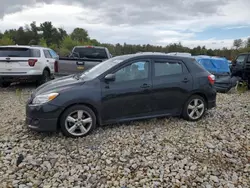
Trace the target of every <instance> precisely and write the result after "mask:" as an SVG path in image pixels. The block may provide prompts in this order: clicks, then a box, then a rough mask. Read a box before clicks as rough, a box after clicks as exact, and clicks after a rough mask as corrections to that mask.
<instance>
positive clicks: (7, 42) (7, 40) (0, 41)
mask: <svg viewBox="0 0 250 188" xmlns="http://www.w3.org/2000/svg"><path fill="white" fill-rule="evenodd" d="M13 44H15V42H14V41H13V40H12V39H11V38H9V37H8V36H3V37H2V38H1V39H0V45H13Z"/></svg>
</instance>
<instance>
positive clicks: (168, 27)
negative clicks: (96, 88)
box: [0, 0, 250, 49]
mask: <svg viewBox="0 0 250 188" xmlns="http://www.w3.org/2000/svg"><path fill="white" fill-rule="evenodd" d="M0 4H1V6H0V31H1V32H4V31H5V30H6V29H12V28H18V27H19V26H24V25H25V24H30V23H31V22H32V21H36V23H37V24H39V23H41V22H45V21H51V22H52V23H53V25H54V26H56V27H63V28H64V29H65V30H66V31H67V32H72V30H73V29H74V28H76V27H82V28H85V29H86V30H87V31H88V33H89V35H90V37H91V38H95V39H97V40H98V41H100V42H103V43H113V44H116V43H122V44H123V43H124V42H125V43H127V44H152V45H163V46H165V45H168V44H170V43H174V42H181V43H182V44H183V45H184V46H188V47H190V48H193V47H196V46H198V45H201V46H203V45H205V46H206V47H207V48H212V49H215V48H223V47H227V48H231V47H232V44H233V40H234V39H238V38H242V39H243V40H244V39H247V38H248V37H250V19H249V18H250V11H249V10H250V0H126V1H122V0H119V1H118V0H71V1H70V3H69V1H68V0H0Z"/></svg>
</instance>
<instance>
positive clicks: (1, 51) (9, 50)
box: [0, 47, 40, 57]
mask: <svg viewBox="0 0 250 188" xmlns="http://www.w3.org/2000/svg"><path fill="white" fill-rule="evenodd" d="M0 57H40V52H37V51H36V52H35V50H31V49H29V48H15V47H1V48H0Z"/></svg>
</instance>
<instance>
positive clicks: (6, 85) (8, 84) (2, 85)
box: [0, 82, 11, 88]
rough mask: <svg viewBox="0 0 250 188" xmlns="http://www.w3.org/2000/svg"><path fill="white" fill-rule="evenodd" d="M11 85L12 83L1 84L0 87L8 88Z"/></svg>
mask: <svg viewBox="0 0 250 188" xmlns="http://www.w3.org/2000/svg"><path fill="white" fill-rule="evenodd" d="M10 84H11V82H1V83H0V86H1V87H2V88H6V87H9V86H10Z"/></svg>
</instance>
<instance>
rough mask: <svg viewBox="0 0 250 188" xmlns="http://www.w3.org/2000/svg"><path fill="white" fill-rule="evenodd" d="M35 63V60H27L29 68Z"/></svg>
mask: <svg viewBox="0 0 250 188" xmlns="http://www.w3.org/2000/svg"><path fill="white" fill-rule="evenodd" d="M36 62H37V59H29V60H28V63H29V66H31V67H34V66H35V64H36Z"/></svg>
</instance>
